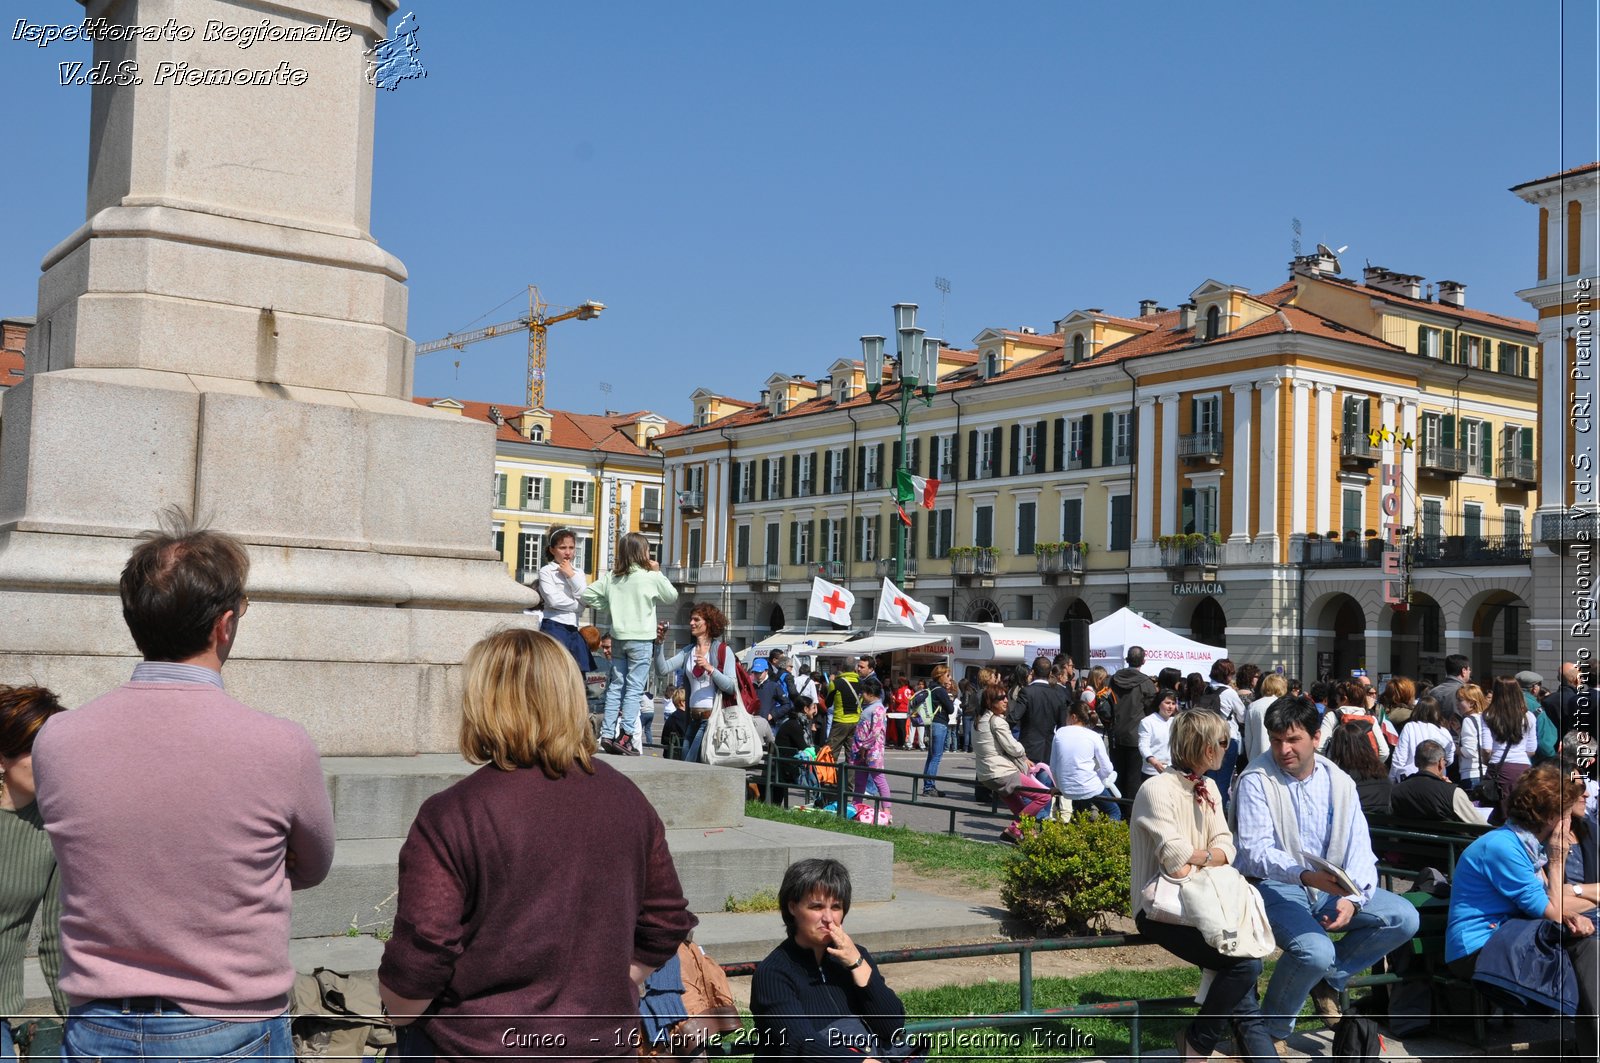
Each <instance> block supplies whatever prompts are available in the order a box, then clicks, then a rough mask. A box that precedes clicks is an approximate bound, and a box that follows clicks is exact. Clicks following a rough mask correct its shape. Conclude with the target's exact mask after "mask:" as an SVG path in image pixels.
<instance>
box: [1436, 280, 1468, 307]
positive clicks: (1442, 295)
mask: <svg viewBox="0 0 1600 1063" xmlns="http://www.w3.org/2000/svg"><path fill="white" fill-rule="evenodd" d="M1439 301H1440V302H1441V303H1444V304H1445V305H1447V306H1466V305H1467V286H1466V285H1465V284H1462V283H1461V282H1460V281H1440V282H1439Z"/></svg>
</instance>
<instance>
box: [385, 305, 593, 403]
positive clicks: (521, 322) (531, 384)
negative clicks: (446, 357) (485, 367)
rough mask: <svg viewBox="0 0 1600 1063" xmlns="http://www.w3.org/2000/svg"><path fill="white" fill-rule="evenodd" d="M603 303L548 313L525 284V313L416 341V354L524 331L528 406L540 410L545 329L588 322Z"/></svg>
mask: <svg viewBox="0 0 1600 1063" xmlns="http://www.w3.org/2000/svg"><path fill="white" fill-rule="evenodd" d="M502 305H504V304H502ZM605 308H606V304H604V303H597V302H595V301H594V300H593V299H591V300H589V301H588V302H586V303H584V304H582V305H581V306H573V307H562V308H560V309H561V311H562V312H561V313H559V314H554V315H551V314H550V313H549V311H550V306H549V305H548V304H547V303H545V301H544V300H543V299H541V298H539V286H538V285H536V284H530V285H528V312H527V314H526V315H525V316H523V317H519V318H517V319H516V320H515V321H502V322H501V323H500V324H498V325H490V326H488V327H487V328H480V329H473V330H472V331H471V332H452V333H451V334H450V335H448V336H446V337H444V338H443V339H438V340H431V341H430V342H428V343H419V344H417V354H418V356H419V357H420V356H421V355H424V354H433V353H434V352H436V351H442V350H445V349H446V348H452V347H453V348H455V349H456V350H458V351H459V350H460V349H461V348H463V347H465V346H466V345H467V344H469V343H477V342H478V341H479V340H488V339H493V338H494V337H496V336H504V335H506V334H507V333H510V332H520V331H522V330H523V329H527V330H528V405H529V406H530V407H534V408H536V409H541V410H542V409H544V365H545V332H546V331H547V330H548V329H549V328H550V326H551V325H554V324H555V323H556V322H558V321H570V320H572V319H573V318H577V319H578V320H579V321H588V320H589V319H590V318H596V317H599V316H600V311H602V310H604V309H605Z"/></svg>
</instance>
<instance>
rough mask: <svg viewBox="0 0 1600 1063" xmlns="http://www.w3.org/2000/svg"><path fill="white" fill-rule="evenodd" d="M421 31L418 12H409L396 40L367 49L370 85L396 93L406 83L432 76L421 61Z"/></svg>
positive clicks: (398, 28)
mask: <svg viewBox="0 0 1600 1063" xmlns="http://www.w3.org/2000/svg"><path fill="white" fill-rule="evenodd" d="M417 28H418V27H417V15H416V12H414V11H407V12H406V14H405V17H404V18H402V19H401V20H400V23H399V25H397V26H395V28H394V35H393V36H392V37H389V38H388V39H386V40H381V41H379V42H378V43H377V44H374V45H373V46H372V47H371V48H368V49H367V84H369V85H376V86H377V87H378V88H380V89H388V90H389V91H390V92H393V91H394V90H395V89H397V88H399V87H400V82H402V81H406V80H408V79H410V78H425V77H427V76H428V72H427V71H426V70H424V69H423V68H422V64H421V63H420V62H418V61H417V52H418V51H419V49H418V47H417Z"/></svg>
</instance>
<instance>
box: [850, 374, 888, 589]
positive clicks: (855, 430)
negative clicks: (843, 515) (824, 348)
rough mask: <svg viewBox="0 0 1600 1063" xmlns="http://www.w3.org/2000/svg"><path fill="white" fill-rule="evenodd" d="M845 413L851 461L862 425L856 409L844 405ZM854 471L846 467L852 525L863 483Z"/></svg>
mask: <svg viewBox="0 0 1600 1063" xmlns="http://www.w3.org/2000/svg"><path fill="white" fill-rule="evenodd" d="M867 406H868V408H871V406H872V403H871V401H870V400H869V401H868V403H867ZM844 415H845V416H846V417H848V418H850V453H849V455H848V457H847V458H846V459H845V460H846V461H849V460H851V459H854V458H855V456H856V446H857V443H856V438H857V436H858V435H859V434H860V430H861V429H860V426H859V425H858V424H857V423H856V415H855V411H854V410H852V409H850V407H848V406H846V407H844ZM852 473H853V470H851V469H846V470H845V480H846V481H847V482H848V483H849V484H850V507H849V510H850V526H851V527H854V526H855V522H856V491H858V490H860V488H861V485H860V484H858V483H856V478H855V476H854V475H852ZM878 474H879V475H880V476H881V475H882V474H883V470H882V469H879V470H878ZM844 570H845V572H847V573H848V572H849V571H850V566H849V564H846V565H845V566H844ZM874 575H876V573H874ZM844 582H845V586H846V587H848V586H849V585H850V583H851V582H852V581H851V579H850V577H849V576H848V575H846V576H845V580H844Z"/></svg>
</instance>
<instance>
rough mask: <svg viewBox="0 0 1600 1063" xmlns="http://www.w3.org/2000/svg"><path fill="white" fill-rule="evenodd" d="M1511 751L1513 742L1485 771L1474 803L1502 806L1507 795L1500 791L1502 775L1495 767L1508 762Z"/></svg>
mask: <svg viewBox="0 0 1600 1063" xmlns="http://www.w3.org/2000/svg"><path fill="white" fill-rule="evenodd" d="M1478 726H1480V727H1481V726H1483V725H1482V724H1481V723H1480V724H1479V725H1478ZM1509 752H1511V744H1510V743H1509V742H1508V743H1506V747H1505V748H1504V749H1502V750H1501V751H1500V759H1499V760H1497V761H1495V762H1494V763H1493V764H1492V765H1490V766H1489V770H1488V771H1486V772H1484V773H1483V779H1482V780H1481V781H1480V782H1479V783H1478V790H1477V793H1476V794H1475V795H1474V796H1473V801H1472V803H1473V804H1475V805H1481V806H1483V807H1484V808H1499V807H1500V800H1501V798H1502V797H1504V796H1505V795H1504V794H1502V793H1501V792H1500V776H1499V775H1498V774H1497V773H1496V772H1495V769H1496V768H1498V767H1499V766H1500V765H1502V764H1504V763H1505V762H1506V754H1507V753H1509Z"/></svg>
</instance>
